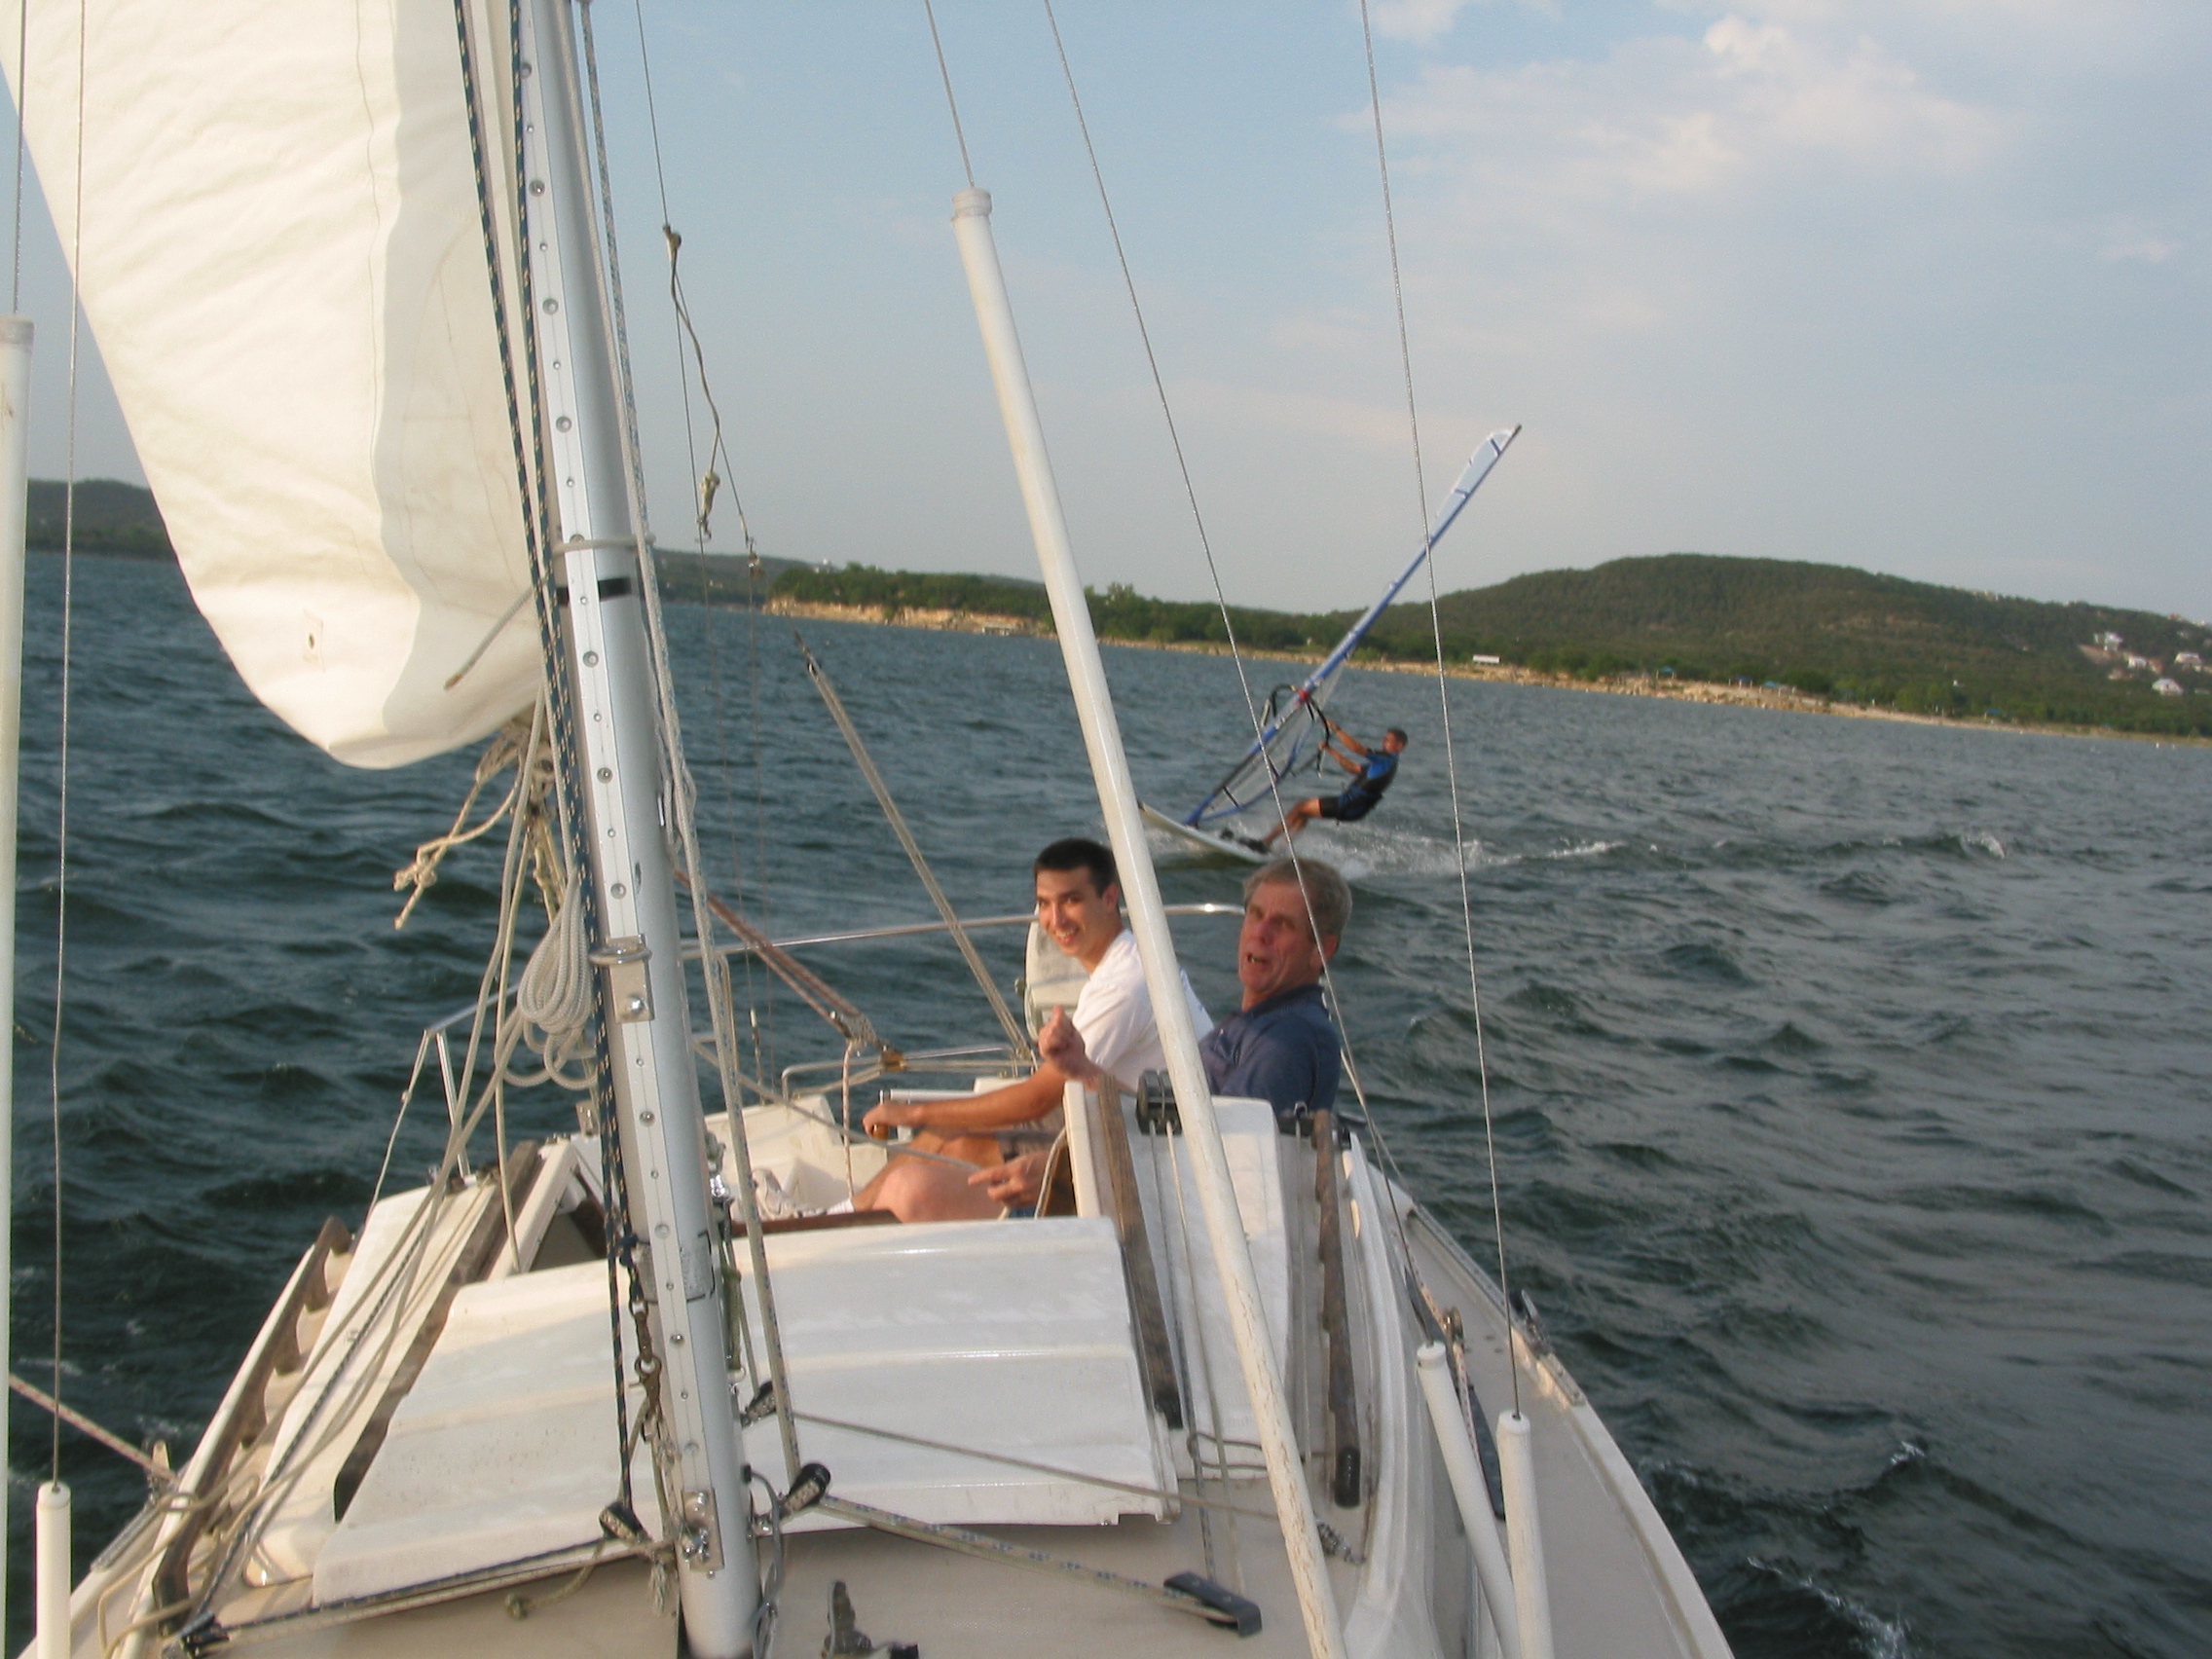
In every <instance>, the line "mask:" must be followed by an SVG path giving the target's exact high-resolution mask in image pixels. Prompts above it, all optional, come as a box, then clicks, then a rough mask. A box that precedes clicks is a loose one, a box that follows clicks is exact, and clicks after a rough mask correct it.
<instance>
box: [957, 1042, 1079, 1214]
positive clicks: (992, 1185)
mask: <svg viewBox="0 0 2212 1659" xmlns="http://www.w3.org/2000/svg"><path fill="white" fill-rule="evenodd" d="M1082 1040H1083V1039H1081V1038H1080V1037H1079V1038H1077V1039H1076V1041H1077V1042H1079V1043H1080V1042H1081V1041H1082ZM1049 1157H1050V1154H1047V1153H1042V1152H1025V1153H1023V1154H1022V1155H1021V1156H1020V1157H1019V1158H1016V1159H1014V1161H1011V1162H1008V1163H1000V1164H995V1165H993V1166H992V1167H991V1168H989V1169H978V1170H977V1171H976V1173H975V1174H973V1175H971V1176H969V1177H968V1185H969V1186H971V1187H980V1188H982V1189H983V1190H984V1191H985V1192H986V1193H988V1194H989V1195H990V1197H991V1200H992V1202H994V1203H1001V1204H1004V1205H1006V1206H1007V1208H1009V1209H1017V1208H1019V1207H1020V1206H1021V1205H1023V1204H1028V1205H1031V1206H1034V1205H1035V1204H1036V1202H1037V1199H1038V1198H1039V1196H1040V1195H1041V1194H1042V1193H1043V1192H1044V1190H1045V1163H1046V1161H1047V1159H1048V1158H1049Z"/></svg>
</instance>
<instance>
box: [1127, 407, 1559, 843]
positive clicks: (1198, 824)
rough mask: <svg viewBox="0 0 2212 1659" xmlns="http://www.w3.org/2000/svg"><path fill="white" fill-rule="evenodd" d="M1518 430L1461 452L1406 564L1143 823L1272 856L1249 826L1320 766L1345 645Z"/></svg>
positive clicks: (1420, 559)
mask: <svg viewBox="0 0 2212 1659" xmlns="http://www.w3.org/2000/svg"><path fill="white" fill-rule="evenodd" d="M1520 435H1521V428H1520V427H1519V426H1514V427H1512V428H1510V429H1509V430H1505V431H1497V432H1493V433H1491V435H1490V436H1489V437H1487V438H1485V439H1484V440H1483V441H1482V444H1481V446H1480V447H1479V448H1477V449H1476V451H1475V453H1474V454H1473V455H1471V456H1469V457H1468V458H1467V464H1466V465H1465V466H1464V467H1462V468H1461V469H1460V472H1459V476H1458V478H1457V480H1456V482H1455V483H1454V484H1453V486H1452V490H1451V493H1450V494H1449V495H1447V496H1446V497H1445V498H1444V504H1443V505H1442V506H1441V507H1440V508H1438V509H1437V514H1436V522H1435V523H1434V524H1433V525H1431V526H1430V527H1429V532H1428V535H1426V536H1424V537H1423V538H1422V540H1421V544H1420V551H1419V552H1418V553H1416V554H1415V555H1414V557H1413V561H1412V563H1410V564H1409V565H1407V566H1406V568H1405V569H1404V570H1402V571H1399V572H1398V573H1397V575H1395V576H1393V577H1392V578H1391V579H1390V582H1389V585H1388V586H1386V587H1384V588H1383V592H1382V595H1381V597H1379V598H1378V599H1377V600H1376V601H1375V603H1374V604H1373V605H1371V606H1369V607H1368V608H1366V609H1365V610H1363V611H1362V612H1360V614H1359V616H1358V618H1357V619H1356V620H1355V621H1354V622H1353V623H1352V625H1351V626H1350V627H1349V628H1346V630H1345V635H1344V638H1343V639H1341V640H1339V641H1338V642H1337V643H1336V645H1333V646H1331V647H1330V650H1329V654H1328V655H1327V656H1324V657H1323V658H1322V659H1321V661H1320V662H1319V664H1318V665H1316V666H1315V668H1314V669H1313V671H1312V673H1310V674H1309V675H1308V676H1307V677H1306V678H1305V679H1304V680H1302V681H1300V682H1298V683H1297V684H1295V685H1291V684H1282V685H1277V686H1276V687H1275V688H1274V689H1273V690H1272V691H1271V692H1269V693H1268V700H1267V703H1266V705H1265V708H1264V710H1263V711H1262V712H1261V714H1260V715H1259V716H1258V717H1257V718H1256V719H1255V721H1254V723H1255V725H1256V727H1257V729H1256V730H1255V731H1254V732H1253V734H1252V741H1251V743H1250V744H1249V745H1248V746H1247V747H1246V748H1245V750H1244V752H1243V754H1241V755H1239V756H1237V757H1236V760H1235V764H1233V765H1232V766H1231V767H1230V768H1229V771H1228V773H1227V774H1226V775H1225V776H1224V777H1223V778H1222V780H1221V782H1220V783H1218V784H1216V785H1214V787H1213V788H1212V790H1210V791H1209V792H1208V793H1207V794H1206V796H1205V798H1204V799H1203V800H1201V801H1199V802H1198V805H1196V806H1194V807H1192V808H1191V810H1190V811H1188V812H1186V813H1185V814H1184V815H1183V816H1182V817H1180V818H1172V817H1170V816H1168V815H1167V814H1166V813H1164V812H1161V810H1160V809H1159V808H1158V807H1153V806H1147V807H1145V808H1144V809H1143V810H1144V820H1145V822H1146V823H1147V824H1149V825H1151V826H1152V827H1153V829H1155V830H1159V831H1160V832H1161V834H1163V835H1165V836H1166V837H1168V839H1169V841H1170V842H1171V843H1173V844H1179V845H1181V846H1183V847H1185V848H1187V849H1189V850H1193V851H1197V852H1201V853H1208V854H1217V855H1221V856H1225V857H1227V858H1231V859H1234V860H1236V861H1238V862H1239V863H1243V864H1254V865H1257V864H1264V863H1266V862H1267V860H1269V859H1270V858H1272V857H1273V856H1274V851H1273V849H1272V848H1269V847H1267V846H1265V845H1263V844H1262V843H1261V841H1260V839H1259V838H1258V837H1257V836H1255V835H1254V834H1253V833H1252V831H1253V830H1261V831H1263V832H1265V831H1266V830H1271V829H1272V828H1274V827H1275V826H1276V825H1278V824H1279V823H1281V822H1282V816H1281V815H1282V812H1283V809H1284V808H1285V807H1287V806H1288V805H1289V802H1288V801H1287V800H1286V799H1285V798H1284V788H1283V787H1284V785H1286V784H1288V783H1291V782H1292V781H1293V780H1295V779H1296V778H1297V777H1298V775H1299V774H1300V773H1302V772H1309V771H1311V772H1316V773H1317V772H1319V770H1320V768H1321V765H1322V762H1323V760H1324V758H1325V751H1326V750H1327V748H1328V745H1329V742H1330V737H1331V728H1330V724H1329V716H1328V708H1329V695H1330V693H1331V692H1333V691H1334V690H1335V689H1336V686H1337V681H1338V679H1339V678H1340V677H1341V676H1342V675H1343V673H1344V671H1345V665H1346V663H1348V662H1350V661H1351V654H1352V652H1354V651H1356V650H1357V649H1359V645H1360V642H1361V641H1362V640H1364V639H1366V638H1367V636H1368V633H1369V631H1370V630H1371V629H1373V628H1374V626H1375V624H1376V623H1377V622H1378V621H1380V620H1381V619H1382V616H1383V611H1385V610H1387V609H1388V608H1390V607H1391V606H1392V605H1393V604H1395V603H1396V602H1397V598H1398V595H1399V594H1401V593H1403V592H1405V589H1406V584H1407V583H1408V582H1410V581H1412V580H1413V579H1414V577H1415V575H1417V574H1418V573H1419V571H1420V568H1421V567H1422V566H1423V565H1425V564H1427V563H1428V560H1429V556H1430V555H1431V554H1433V553H1434V552H1435V551H1436V544H1437V543H1438V542H1439V541H1441V540H1443V539H1444V536H1445V533H1446V532H1448V531H1449V530H1451V528H1452V527H1453V526H1454V525H1455V524H1457V523H1458V522H1459V515H1460V514H1461V513H1462V512H1464V511H1466V507H1467V503H1468V502H1469V501H1471V500H1473V499H1474V496H1475V492H1476V491H1477V490H1480V489H1481V488H1482V487H1483V480H1484V479H1486V478H1488V477H1489V476H1490V474H1491V468H1493V466H1495V465H1496V464H1497V463H1498V462H1499V461H1502V460H1504V458H1505V452H1506V450H1507V449H1508V448H1510V447H1511V446H1512V443H1513V440H1514V439H1515V438H1517V437H1519V436H1520ZM1324 793H1326V792H1324Z"/></svg>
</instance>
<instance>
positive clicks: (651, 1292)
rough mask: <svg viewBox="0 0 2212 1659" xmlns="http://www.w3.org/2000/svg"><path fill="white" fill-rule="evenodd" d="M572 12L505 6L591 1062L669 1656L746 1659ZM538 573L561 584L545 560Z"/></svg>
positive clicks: (686, 1044)
mask: <svg viewBox="0 0 2212 1659" xmlns="http://www.w3.org/2000/svg"><path fill="white" fill-rule="evenodd" d="M571 4H572V0H530V4H528V5H526V6H525V7H524V8H523V13H522V21H523V75H522V81H521V84H520V86H519V87H517V89H516V95H517V96H518V97H519V98H520V99H521V100H522V105H523V121H524V124H525V131H524V139H523V145H524V160H525V164H526V170H527V177H526V178H525V179H524V180H523V188H522V195H523V213H524V228H525V236H524V241H525V242H526V244H527V246H526V249H525V256H526V257H527V259H528V260H529V262H530V275H531V281H532V290H533V298H534V300H535V318H534V320H535V326H536V332H537V340H538V362H537V369H538V374H539V377H540V386H539V398H540V403H541V413H542V419H543V421H544V432H545V440H546V446H547V453H546V463H547V465H548V466H549V467H550V468H551V475H550V477H549V478H548V479H547V480H546V483H547V488H548V491H549V493H550V495H551V496H552V498H553V500H554V503H555V507H556V510H557V516H558V520H559V529H558V534H559V536H560V540H559V542H558V543H557V545H556V547H555V549H554V551H555V552H556V553H559V554H562V555H564V556H565V568H566V571H567V582H568V596H569V603H568V606H567V622H568V626H567V629H566V631H565V632H566V639H567V645H568V649H569V669H570V672H571V677H572V682H573V684H574V687H575V739H576V745H577V750H578V754H577V757H576V758H577V761H578V769H579V773H580V775H581V781H582V787H583V794H584V802H583V805H584V816H585V821H586V823H587V825H588V827H589V834H590V838H591V845H592V880H593V886H594V889H595V891H596V893H597V895H598V901H599V903H598V920H599V924H600V927H601V930H602V934H601V937H600V938H598V939H596V940H593V946H594V950H593V956H594V960H595V961H597V962H599V963H600V965H601V966H602V967H603V968H604V969H605V971H606V976H607V977H606V989H607V993H608V994H607V997H606V1005H605V1006H606V1015H607V1043H608V1059H609V1062H610V1065H611V1069H612V1072H613V1077H612V1086H613V1095H614V1109H615V1111H616V1112H617V1114H618V1116H619V1120H620V1124H619V1128H620V1135H621V1145H622V1153H623V1162H624V1166H625V1170H626V1173H627V1177H628V1186H629V1198H630V1216H629V1221H630V1225H631V1227H632V1228H633V1229H634V1230H635V1231H636V1233H637V1235H638V1237H639V1239H640V1240H641V1241H642V1248H641V1250H640V1252H639V1275H640V1278H641V1279H642V1280H643V1282H644V1284H645V1294H646V1296H647V1298H648V1299H649V1302H650V1305H651V1318H650V1321H649V1328H650V1329H651V1331H652V1333H653V1336H654V1339H655V1341H656V1343H657V1345H658V1346H659V1350H660V1351H659V1355H658V1357H659V1359H660V1362H661V1371H660V1375H659V1383H658V1387H659V1393H660V1407H661V1413H662V1416H663V1419H664V1422H665V1432H664V1433H663V1434H661V1435H660V1436H658V1438H660V1439H661V1440H662V1442H663V1444H662V1445H661V1446H660V1447H659V1448H657V1449H656V1450H657V1451H658V1453H659V1455H660V1456H662V1459H663V1467H664V1468H665V1469H666V1470H667V1471H668V1473H669V1475H670V1476H671V1480H670V1485H671V1486H672V1487H673V1488H674V1489H675V1493H674V1495H675V1498H676V1501H677V1503H678V1506H679V1511H680V1513H679V1515H678V1517H677V1520H678V1525H679V1528H680V1534H679V1537H678V1539H677V1543H678V1546H679V1552H678V1553H679V1560H680V1566H681V1579H680V1585H681V1591H682V1604H683V1626H684V1641H685V1645H686V1646H687V1648H688V1649H689V1651H690V1652H691V1653H693V1654H695V1655H697V1656H698V1659H739V1656H740V1655H744V1654H749V1653H751V1652H752V1651H753V1621H754V1614H755V1611H756V1607H757V1605H758V1603H759V1577H758V1573H757V1570H756V1567H755V1563H754V1554H753V1534H752V1503H751V1498H750V1494H749V1492H748V1489H747V1471H746V1466H745V1451H744V1445H743V1442H742V1440H741V1439H740V1437H739V1433H738V1428H737V1418H736V1414H735V1412H734V1411H733V1410H732V1408H731V1386H730V1368H731V1367H730V1356H729V1353H728V1348H727V1337H726V1332H727V1330H728V1325H727V1322H726V1320H725V1318H724V1313H723V1307H724V1305H723V1294H724V1293H723V1287H722V1280H721V1275H720V1273H719V1271H718V1254H719V1253H718V1250H717V1245H716V1228H715V1217H714V1212H713V1208H712V1200H711V1199H710V1197H709V1195H708V1191H707V1172H706V1139H705V1137H706V1129H705V1125H704V1124H703V1123H702V1121H701V1116H700V1106H699V1079H698V1070H697V1066H696V1063H695V1061H694V1060H693V1057H692V1052H691V1029H690V1019H689V1007H690V998H689V995H688V993H687V991H686V989H685V985H684V978H683V957H682V939H681V936H680V934H679V932H678V927H677V915H676V889H675V876H674V872H673V870H672V868H671V866H670V863H669V856H668V839H667V835H666V832H665V831H664V830H663V828H662V826H663V825H664V824H665V823H666V822H667V815H668V811H669V808H670V806H671V803H670V801H669V799H668V796H667V781H666V779H665V777H664V775H663V768H662V765H661V755H662V744H661V741H660V732H659V728H658V723H657V712H656V711H657V709H658V699H657V697H656V695H655V691H654V682H653V672H652V663H651V658H650V655H649V653H648V650H647V645H646V639H645V613H644V595H643V594H642V593H641V592H640V591H639V584H640V583H641V582H642V581H643V580H644V576H643V573H642V572H641V571H640V570H639V566H638V558H637V551H636V549H637V540H638V523H639V520H638V512H637V503H635V502H634V501H633V500H632V499H631V494H630V469H629V466H628V464H627V461H626V460H625V450H624V446H623V437H622V424H621V422H622V405H621V400H620V397H619V394H618V392H617V388H616V384H615V379H614V371H613V361H614V359H613V344H612V331H611V329H610V328H609V327H608V312H607V306H606V301H605V298H604V295H605V289H604V286H603V283H602V272H601V264H600V243H599V237H598V232H597V229H596V226H595V223H594V218H593V213H592V199H591V195H590V192H589V189H588V188H587V184H586V179H587V177H588V174H587V172H586V170H585V165H584V155H583V148H582V141H583V135H582V133H581V132H580V131H579V130H578V124H579V119H580V118H579V114H578V112H579V111H580V110H581V107H582V105H581V100H580V98H579V96H578V92H577V79H576V58H575V37H574V34H573V33H572V31H571ZM555 568H556V569H557V570H559V569H562V568H563V566H562V565H561V564H556V567H555Z"/></svg>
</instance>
